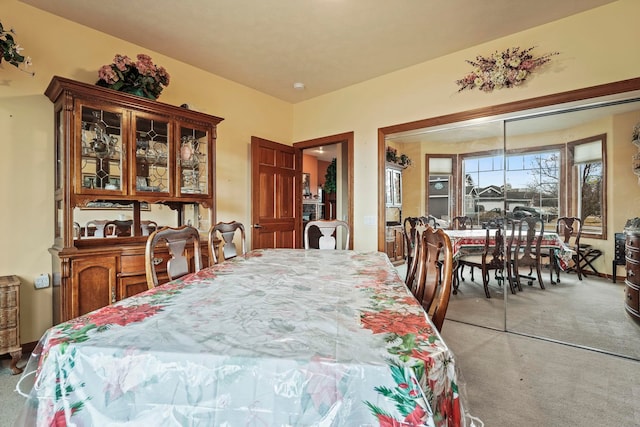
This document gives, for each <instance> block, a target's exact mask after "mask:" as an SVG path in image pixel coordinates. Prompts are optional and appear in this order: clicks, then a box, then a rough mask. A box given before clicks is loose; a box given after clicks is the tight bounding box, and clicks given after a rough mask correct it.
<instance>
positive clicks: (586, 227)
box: [567, 134, 607, 239]
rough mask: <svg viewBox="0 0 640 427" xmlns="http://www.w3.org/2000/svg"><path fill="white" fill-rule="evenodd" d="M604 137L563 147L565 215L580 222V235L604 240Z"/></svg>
mask: <svg viewBox="0 0 640 427" xmlns="http://www.w3.org/2000/svg"><path fill="white" fill-rule="evenodd" d="M606 140H607V136H606V134H602V135H597V136H593V137H590V138H585V139H581V140H578V141H573V142H570V143H568V144H567V147H568V149H569V159H570V165H571V169H570V172H569V173H570V204H569V211H570V212H573V213H574V215H575V216H577V217H579V218H580V219H581V220H582V235H583V236H585V235H586V236H588V237H596V238H602V239H606V238H607V235H606V213H607V210H606V202H605V200H606V199H605V197H606V193H605V189H606V157H605V153H606Z"/></svg>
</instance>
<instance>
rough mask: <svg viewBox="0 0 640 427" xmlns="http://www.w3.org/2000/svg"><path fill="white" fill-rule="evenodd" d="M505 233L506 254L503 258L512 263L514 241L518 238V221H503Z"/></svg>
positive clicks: (508, 219) (509, 219)
mask: <svg viewBox="0 0 640 427" xmlns="http://www.w3.org/2000/svg"><path fill="white" fill-rule="evenodd" d="M505 222H506V224H505V233H508V234H507V244H506V246H505V247H506V254H505V257H506V259H507V261H508V262H511V261H513V253H514V251H515V247H516V239H517V238H518V233H519V232H520V231H519V230H520V220H519V219H513V218H507V219H505Z"/></svg>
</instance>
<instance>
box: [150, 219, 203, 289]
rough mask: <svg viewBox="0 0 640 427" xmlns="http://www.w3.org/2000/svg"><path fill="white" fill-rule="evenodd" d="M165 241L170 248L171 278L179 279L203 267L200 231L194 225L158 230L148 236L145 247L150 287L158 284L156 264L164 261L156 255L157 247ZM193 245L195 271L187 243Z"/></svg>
mask: <svg viewBox="0 0 640 427" xmlns="http://www.w3.org/2000/svg"><path fill="white" fill-rule="evenodd" d="M160 242H164V243H165V245H166V247H167V248H168V249H169V255H170V257H171V258H170V259H169V261H167V275H168V276H169V280H173V279H177V278H179V277H182V276H184V275H186V274H188V273H191V272H197V271H200V270H201V269H202V256H201V253H200V233H199V232H198V230H197V229H196V228H194V227H191V226H189V225H183V226H182V227H179V228H172V227H164V228H161V229H160V230H156V231H154V232H153V233H151V234H150V235H149V237H148V238H147V246H146V248H145V252H144V257H145V271H146V274H147V286H148V287H149V289H151V288H154V287H156V286H158V276H157V274H156V269H155V266H156V265H157V264H159V263H161V262H162V258H157V257H156V256H155V250H156V247H157V246H158V244H159V243H160ZM190 244H191V245H193V266H192V267H193V271H190V270H191V268H190V264H191V263H190V262H189V257H188V256H187V245H190Z"/></svg>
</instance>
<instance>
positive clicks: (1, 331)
mask: <svg viewBox="0 0 640 427" xmlns="http://www.w3.org/2000/svg"><path fill="white" fill-rule="evenodd" d="M6 353H9V354H10V355H11V365H10V367H11V371H12V372H13V373H14V375H15V374H19V373H21V372H22V369H20V368H18V367H17V366H16V365H17V363H18V361H19V360H20V358H21V357H22V347H21V346H20V280H19V279H18V278H17V277H16V276H1V277H0V354H6Z"/></svg>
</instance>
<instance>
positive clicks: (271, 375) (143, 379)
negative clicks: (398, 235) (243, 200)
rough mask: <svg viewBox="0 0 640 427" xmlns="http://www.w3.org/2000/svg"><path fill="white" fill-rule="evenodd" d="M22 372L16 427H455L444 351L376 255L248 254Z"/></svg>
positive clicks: (44, 345) (110, 319)
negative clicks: (27, 385)
mask: <svg viewBox="0 0 640 427" xmlns="http://www.w3.org/2000/svg"><path fill="white" fill-rule="evenodd" d="M26 376H33V377H34V378H32V380H33V381H34V385H33V387H32V389H31V391H30V392H29V398H28V399H27V401H26V404H25V408H24V409H23V412H22V414H21V416H20V418H19V420H18V424H23V425H38V426H49V425H56V426H63V425H77V426H89V425H95V426H98V425H149V426H152V425H153V426H176V425H180V426H187V425H188V426H239V425H243V426H319V427H320V426H345V427H352V426H458V425H462V424H463V420H461V413H462V409H461V404H460V399H459V396H458V384H457V380H456V369H455V361H454V358H453V355H452V353H451V352H450V350H449V349H448V348H447V346H446V344H445V343H444V342H443V341H442V339H441V337H440V336H439V334H438V333H437V331H436V330H435V328H434V327H433V326H432V323H431V322H430V320H429V319H428V318H427V316H426V314H425V312H424V311H423V310H422V308H421V307H420V305H419V304H418V303H417V301H416V300H415V299H414V298H413V296H412V295H411V294H410V293H409V291H408V290H407V288H406V286H405V285H404V283H403V281H402V280H401V279H400V278H399V277H398V275H397V273H396V271H395V269H393V267H392V265H391V263H390V262H389V259H388V258H387V257H386V255H385V254H383V253H378V252H368V253H363V252H356V251H318V250H314V251H305V250H295V249H275V250H274V249H271V250H257V251H253V252H251V253H249V254H248V255H247V257H246V258H243V257H239V258H236V259H233V260H229V261H227V262H224V263H222V264H219V265H216V266H214V267H211V268H206V269H204V270H202V271H200V272H199V273H196V274H194V275H190V276H187V277H186V278H184V279H182V280H175V281H173V282H170V283H168V284H166V285H161V286H159V287H156V288H155V289H152V290H150V291H147V292H144V293H142V294H139V295H136V296H134V297H131V298H128V299H126V300H123V301H120V302H119V303H116V304H113V305H111V306H108V307H104V308H102V309H100V310H97V311H94V312H92V313H89V314H87V315H84V316H81V317H79V318H76V319H73V320H71V321H69V322H66V323H62V324H60V325H57V326H54V327H52V328H51V329H49V330H48V331H47V332H46V333H45V334H44V336H43V337H42V339H41V340H40V342H39V344H38V346H37V348H36V349H35V350H34V353H33V355H32V357H31V359H30V361H29V364H28V365H27V369H26V370H25V373H23V379H24V378H25V377H26ZM19 387H20V384H19Z"/></svg>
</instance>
